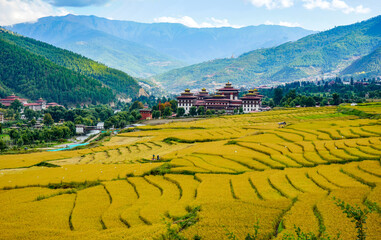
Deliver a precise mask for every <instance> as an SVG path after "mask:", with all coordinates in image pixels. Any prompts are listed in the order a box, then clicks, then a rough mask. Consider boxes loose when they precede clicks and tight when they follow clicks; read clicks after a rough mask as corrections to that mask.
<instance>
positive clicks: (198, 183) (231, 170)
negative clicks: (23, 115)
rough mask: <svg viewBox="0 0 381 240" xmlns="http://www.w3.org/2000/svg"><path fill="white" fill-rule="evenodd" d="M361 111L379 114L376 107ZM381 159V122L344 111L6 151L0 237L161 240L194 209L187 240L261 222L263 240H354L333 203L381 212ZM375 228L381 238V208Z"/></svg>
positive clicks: (292, 113) (277, 113)
mask: <svg viewBox="0 0 381 240" xmlns="http://www.w3.org/2000/svg"><path fill="white" fill-rule="evenodd" d="M356 109H358V110H360V111H364V112H366V113H369V114H379V113H381V106H380V105H379V104H369V105H363V106H356ZM363 109H365V110H363ZM283 121H285V122H287V126H285V127H283V128H281V127H279V126H278V122H283ZM153 155H155V160H153V159H152V158H153ZM158 155H159V157H160V158H159V160H157V159H156V156H158ZM380 157H381V120H377V119H372V118H370V117H368V118H359V117H358V116H355V115H349V114H345V113H342V112H340V111H337V108H336V107H321V108H298V109H297V108H295V109H286V110H274V111H269V112H262V113H255V114H245V115H235V116H222V117H217V118H209V119H204V120H198V121H192V122H174V123H169V124H165V125H158V126H143V127H139V128H137V129H135V131H133V132H127V133H121V134H118V135H116V136H114V137H112V138H111V139H109V140H108V141H105V142H103V143H102V144H101V145H100V146H97V147H93V148H88V149H80V150H72V151H62V152H39V153H31V154H19V155H0V169H1V170H0V189H1V190H0V202H1V203H2V204H0V210H1V214H0V239H53V238H54V239H152V238H155V237H157V236H158V235H159V234H161V233H163V232H164V231H165V230H166V229H165V221H167V222H168V221H171V219H176V218H177V217H182V216H185V215H186V214H187V213H188V212H189V211H190V209H192V208H195V207H197V206H200V211H199V212H198V221H197V222H196V223H195V224H193V225H192V226H190V227H187V228H185V229H184V230H182V231H181V232H180V233H181V234H182V235H183V236H185V237H187V238H188V239H192V238H193V236H195V235H198V236H200V237H202V239H227V236H226V233H227V231H231V232H234V234H235V235H236V236H237V237H238V238H239V239H244V238H245V236H246V235H247V233H249V232H253V225H254V224H255V223H256V222H257V221H258V223H259V226H260V234H259V236H260V239H282V237H283V235H284V234H286V233H292V232H294V225H296V226H298V227H300V228H301V230H302V231H304V232H312V233H314V234H315V235H317V236H320V235H321V234H322V232H323V229H324V230H325V231H324V232H325V234H328V235H330V236H336V235H337V234H340V238H341V239H356V229H355V223H354V222H351V220H350V219H348V218H347V217H346V215H345V214H344V213H343V212H342V210H341V209H340V208H339V207H337V206H336V205H335V202H334V200H332V198H333V197H336V198H340V199H342V200H344V201H346V202H348V203H350V204H351V205H355V204H358V205H359V206H360V207H362V208H364V207H365V206H366V205H367V204H368V203H369V202H376V203H378V205H379V206H381V167H380ZM41 162H44V164H39V163H41ZM280 226H281V227H280ZM366 227H367V229H366V232H367V238H368V239H380V236H381V217H380V211H379V209H378V210H377V211H375V212H373V213H371V214H369V215H368V219H367V223H366Z"/></svg>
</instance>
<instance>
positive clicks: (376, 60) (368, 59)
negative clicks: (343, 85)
mask: <svg viewBox="0 0 381 240" xmlns="http://www.w3.org/2000/svg"><path fill="white" fill-rule="evenodd" d="M341 73H342V74H344V75H346V74H354V75H369V74H381V46H379V47H378V48H377V49H376V50H374V51H373V52H371V53H370V54H368V55H366V56H364V57H362V58H360V59H358V60H356V61H355V62H353V63H352V64H351V65H350V66H348V67H347V68H345V69H344V70H343V71H342V72H341Z"/></svg>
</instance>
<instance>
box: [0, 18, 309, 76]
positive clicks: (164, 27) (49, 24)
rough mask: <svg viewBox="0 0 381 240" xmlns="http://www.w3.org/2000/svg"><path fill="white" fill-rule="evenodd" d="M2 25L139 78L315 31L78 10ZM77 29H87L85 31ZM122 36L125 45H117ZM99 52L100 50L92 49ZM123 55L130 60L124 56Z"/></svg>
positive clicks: (297, 37)
mask: <svg viewBox="0 0 381 240" xmlns="http://www.w3.org/2000/svg"><path fill="white" fill-rule="evenodd" d="M7 28H8V29H10V30H12V31H15V32H18V33H20V34H22V35H25V36H27V37H32V38H35V39H38V40H40V41H44V42H47V43H50V44H53V45H55V46H58V47H61V48H66V49H69V50H71V51H74V52H77V53H80V54H82V55H84V56H87V57H90V58H93V59H95V60H97V61H99V62H102V63H104V64H107V65H108V66H111V67H114V68H117V69H119V70H122V71H125V72H127V73H129V74H133V76H138V77H149V76H151V75H156V74H160V73H163V72H165V71H168V70H171V69H175V68H178V67H183V66H185V65H189V64H190V63H198V62H201V61H205V60H210V59H215V58H221V57H227V56H231V55H232V54H233V55H240V54H241V53H244V52H247V51H249V50H253V49H258V48H263V47H270V46H276V45H279V44H281V43H284V42H287V41H291V40H296V39H299V38H301V37H304V36H306V35H308V34H311V33H314V31H310V30H305V29H302V28H289V27H284V26H276V25H260V26H248V27H244V28H240V29H235V28H229V27H224V28H189V27H187V26H184V25H182V24H176V23H138V22H133V21H122V20H109V19H106V18H100V17H96V16H81V15H79V16H76V15H66V16H62V17H45V18H40V19H39V20H38V21H37V22H35V23H23V24H16V25H13V26H9V27H7ZM81 32H86V33H88V34H87V35H88V36H85V35H84V34H81ZM99 32H102V34H103V37H102V40H97V37H98V36H99V35H100V34H99ZM96 33H98V35H97V34H96ZM79 36H81V37H79ZM111 39H115V40H116V39H117V42H118V43H117V44H114V43H113V41H111ZM123 41H124V45H125V49H120V48H119V46H121V45H122V42H123ZM79 42H83V43H89V44H88V45H87V46H86V47H85V46H83V45H78V44H77V43H79ZM99 42H101V43H102V44H99ZM131 43H134V44H135V45H134V46H136V45H138V46H139V47H140V49H141V51H140V55H139V54H137V53H136V51H135V52H134V51H132V50H131V49H133V48H132V47H130V48H128V46H131ZM90 48H91V49H90ZM134 48H135V47H134ZM148 49H149V50H148ZM99 51H100V52H103V54H104V55H98V54H95V52H99ZM112 55H118V56H119V57H112ZM128 59H133V61H132V60H131V61H127V60H128ZM163 64H164V65H165V66H162V65H163ZM157 65H158V66H157Z"/></svg>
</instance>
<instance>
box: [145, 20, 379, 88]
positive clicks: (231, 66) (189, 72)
mask: <svg viewBox="0 0 381 240" xmlns="http://www.w3.org/2000/svg"><path fill="white" fill-rule="evenodd" d="M380 46H381V16H377V17H374V18H371V19H369V20H367V21H363V22H359V23H355V24H352V25H347V26H340V27H335V28H333V29H331V30H328V31H324V32H320V33H316V34H311V35H309V36H306V37H304V38H301V39H299V40H297V41H295V42H287V43H284V44H281V45H279V46H276V47H272V48H266V49H258V50H254V51H250V52H247V53H245V54H242V55H241V56H239V57H238V58H225V59H216V60H212V61H207V62H203V63H199V64H195V65H191V66H187V67H184V68H180V69H175V70H171V71H169V72H167V73H164V74H161V75H158V76H155V77H154V78H152V79H153V80H155V81H157V82H160V83H161V84H162V86H163V87H165V88H166V89H168V90H171V91H174V92H179V91H181V90H183V89H184V88H186V87H189V88H192V89H200V88H202V87H207V88H209V89H215V88H216V87H218V86H221V85H222V84H223V83H224V82H227V81H229V80H230V81H233V82H234V84H235V85H236V86H243V87H245V86H246V87H252V86H258V85H260V84H274V83H282V82H291V81H295V80H315V79H316V78H321V77H323V76H336V75H340V74H349V73H355V72H362V71H365V70H367V68H366V67H365V65H367V66H369V64H373V65H374V66H373V67H372V66H369V68H371V69H369V70H372V69H373V70H374V69H376V68H378V69H379V68H380V65H379V64H377V62H375V63H372V62H373V60H376V59H378V61H379V56H380V55H379V54H380V50H379V48H380ZM368 54H369V55H368ZM356 60H357V61H356ZM355 61H356V62H355ZM352 63H353V65H352V66H351V67H348V66H350V65H351V64H352ZM347 67H348V68H347ZM344 69H345V70H344ZM341 71H343V72H341Z"/></svg>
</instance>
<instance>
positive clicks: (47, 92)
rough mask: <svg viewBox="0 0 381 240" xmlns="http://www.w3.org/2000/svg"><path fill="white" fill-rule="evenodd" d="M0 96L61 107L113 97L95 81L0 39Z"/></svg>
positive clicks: (98, 101)
mask: <svg viewBox="0 0 381 240" xmlns="http://www.w3.org/2000/svg"><path fill="white" fill-rule="evenodd" d="M0 52H1V54H0V83H1V86H2V88H1V95H2V97H3V96H4V95H5V94H9V93H10V92H14V93H17V94H21V95H23V96H26V97H28V98H30V99H38V98H39V97H42V98H44V99H46V100H47V101H49V102H51V101H53V102H58V103H60V104H77V103H80V102H92V103H109V102H111V101H113V100H114V99H115V95H114V94H113V92H112V90H111V89H110V88H108V87H103V86H102V84H101V82H99V81H98V80H96V79H94V78H91V77H87V76H84V75H82V74H80V73H77V72H74V71H71V70H69V69H67V68H64V67H61V66H58V65H56V64H55V63H52V62H50V61H48V60H47V59H45V58H44V57H42V56H38V55H36V54H33V53H31V52H29V51H27V50H25V49H23V48H21V47H19V46H16V45H14V44H11V43H8V42H6V41H4V40H3V39H0Z"/></svg>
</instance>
